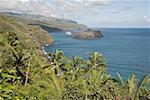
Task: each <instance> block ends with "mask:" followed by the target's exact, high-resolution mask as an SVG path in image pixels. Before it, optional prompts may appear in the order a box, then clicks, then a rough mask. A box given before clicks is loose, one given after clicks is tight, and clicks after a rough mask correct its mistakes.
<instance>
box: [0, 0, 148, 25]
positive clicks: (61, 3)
mask: <svg viewBox="0 0 150 100" xmlns="http://www.w3.org/2000/svg"><path fill="white" fill-rule="evenodd" d="M0 11H1V12H2V11H13V12H21V13H31V14H40V15H46V16H53V17H60V18H67V19H72V20H75V21H77V22H78V23H82V24H86V25H88V26H91V27H149V28H150V0H0Z"/></svg>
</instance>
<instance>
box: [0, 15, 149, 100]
mask: <svg viewBox="0 0 150 100" xmlns="http://www.w3.org/2000/svg"><path fill="white" fill-rule="evenodd" d="M6 19H7V20H6ZM4 20H5V21H4ZM0 22H1V25H0V100H150V89H149V87H150V84H149V82H150V76H148V75H145V76H143V78H142V79H141V80H140V81H137V78H136V76H135V75H131V76H130V77H129V78H128V80H125V79H123V77H122V76H121V74H119V73H117V74H116V75H118V78H113V77H112V76H110V75H109V74H108V73H107V72H106V67H107V65H106V60H105V58H104V57H103V55H101V54H100V53H98V52H93V53H91V54H89V57H87V59H82V58H81V57H79V56H75V57H72V58H69V57H66V56H64V54H63V52H62V51H58V50H56V51H55V52H51V53H49V54H48V55H47V56H48V57H47V56H45V55H43V54H42V49H41V45H42V43H45V42H42V43H41V42H40V41H38V40H39V39H41V41H44V40H43V39H42V38H41V36H39V35H41V34H42V33H41V34H40V32H39V33H38V34H35V33H34V32H33V31H31V30H32V29H34V28H35V27H34V26H31V27H32V28H31V27H30V28H31V29H30V28H29V26H28V25H25V24H23V23H20V22H17V21H16V20H14V19H11V18H7V17H5V16H1V19H0ZM12 22H13V23H12ZM13 24H15V25H13ZM8 26H9V27H8ZM21 28H23V30H24V31H23V32H22V33H21V30H22V29H21ZM36 28H37V27H36ZM38 29H39V28H38ZM39 30H41V29H39ZM29 31H31V32H32V33H30V34H27V33H28V32H29ZM41 32H43V31H41ZM34 37H35V38H34Z"/></svg>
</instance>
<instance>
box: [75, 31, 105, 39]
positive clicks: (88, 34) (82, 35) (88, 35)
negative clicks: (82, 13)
mask: <svg viewBox="0 0 150 100" xmlns="http://www.w3.org/2000/svg"><path fill="white" fill-rule="evenodd" d="M72 37H73V38H78V39H95V38H101V37H103V34H102V33H101V31H100V30H98V31H95V30H91V29H88V30H84V31H80V32H74V33H72Z"/></svg>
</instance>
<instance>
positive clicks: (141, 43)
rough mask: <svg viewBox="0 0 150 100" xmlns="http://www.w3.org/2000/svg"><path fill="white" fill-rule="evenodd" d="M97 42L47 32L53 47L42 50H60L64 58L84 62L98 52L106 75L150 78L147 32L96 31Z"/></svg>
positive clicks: (134, 29)
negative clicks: (51, 39) (99, 34)
mask: <svg viewBox="0 0 150 100" xmlns="http://www.w3.org/2000/svg"><path fill="white" fill-rule="evenodd" d="M100 30H101V32H102V33H103V35H104V37H102V38H101V39H93V40H82V39H73V38H71V37H69V36H67V35H66V34H65V32H63V31H50V30H48V31H49V34H50V35H51V36H53V38H54V40H55V43H54V44H53V45H49V46H48V47H45V50H46V52H52V51H55V50H56V49H58V50H62V51H63V52H64V55H66V56H68V57H72V56H75V55H78V56H80V57H82V58H84V59H86V58H87V57H88V55H89V53H90V52H94V51H98V52H99V53H101V54H103V56H104V57H105V59H106V61H107V72H108V73H109V74H111V75H112V76H113V77H117V74H116V72H119V73H120V74H121V75H122V76H123V78H125V79H127V78H128V77H129V75H131V74H136V76H137V78H138V79H139V78H141V77H142V76H143V75H145V74H149V75H150V29H148V28H100Z"/></svg>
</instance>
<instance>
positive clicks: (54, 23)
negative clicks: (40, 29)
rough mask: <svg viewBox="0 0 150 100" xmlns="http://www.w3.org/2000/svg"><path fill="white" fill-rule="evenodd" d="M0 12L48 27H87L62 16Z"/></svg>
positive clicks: (83, 28) (70, 28)
mask: <svg viewBox="0 0 150 100" xmlns="http://www.w3.org/2000/svg"><path fill="white" fill-rule="evenodd" d="M0 14H3V15H7V16H11V17H14V18H15V19H16V20H18V21H22V22H24V23H26V24H32V25H44V26H47V27H50V28H58V29H62V30H74V29H80V30H86V29H88V28H87V26H86V25H83V24H78V23H77V22H75V21H73V20H68V19H63V18H54V17H46V16H42V15H32V14H19V13H13V12H2V13H0Z"/></svg>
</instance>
